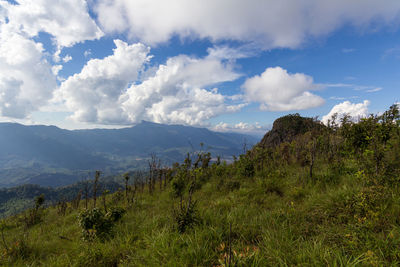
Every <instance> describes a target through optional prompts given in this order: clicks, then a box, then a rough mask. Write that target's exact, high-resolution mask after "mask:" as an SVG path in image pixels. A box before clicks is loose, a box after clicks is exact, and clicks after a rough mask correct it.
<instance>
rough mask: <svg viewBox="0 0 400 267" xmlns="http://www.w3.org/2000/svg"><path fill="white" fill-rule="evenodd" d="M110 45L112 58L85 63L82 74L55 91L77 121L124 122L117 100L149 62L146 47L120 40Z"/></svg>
mask: <svg viewBox="0 0 400 267" xmlns="http://www.w3.org/2000/svg"><path fill="white" fill-rule="evenodd" d="M114 43H115V45H116V48H115V49H114V50H113V52H114V53H113V55H111V56H108V57H106V58H104V59H92V60H89V61H88V62H87V64H86V65H85V66H84V67H83V69H82V71H81V72H80V73H78V74H75V75H73V76H70V77H69V78H68V79H67V80H66V81H65V82H63V83H62V84H61V86H60V90H59V91H58V92H57V95H58V97H59V99H61V100H64V101H65V104H66V105H67V107H68V108H69V109H70V110H72V111H74V115H73V118H74V119H76V120H78V121H84V122H104V123H120V122H122V121H125V120H126V117H124V112H123V111H122V109H121V106H120V105H119V102H118V99H119V97H120V95H121V94H122V93H123V91H124V90H126V89H127V87H128V86H129V83H131V82H133V81H135V80H136V79H137V77H138V73H139V71H140V70H141V69H142V67H143V64H144V63H146V62H147V61H148V60H149V59H150V57H149V56H148V53H149V48H148V47H146V46H144V45H142V44H133V45H128V44H127V43H125V42H123V41H120V40H115V41H114Z"/></svg>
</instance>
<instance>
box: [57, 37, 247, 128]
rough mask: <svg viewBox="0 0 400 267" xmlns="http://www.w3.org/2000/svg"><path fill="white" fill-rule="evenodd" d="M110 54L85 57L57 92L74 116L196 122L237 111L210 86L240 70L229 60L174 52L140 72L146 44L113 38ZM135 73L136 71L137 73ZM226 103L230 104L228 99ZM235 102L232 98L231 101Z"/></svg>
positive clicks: (235, 105) (97, 119)
mask: <svg viewBox="0 0 400 267" xmlns="http://www.w3.org/2000/svg"><path fill="white" fill-rule="evenodd" d="M115 45H116V48H115V49H114V54H113V55H111V56H109V57H106V58H105V59H91V60H90V61H88V63H87V64H86V65H85V66H84V68H83V69H82V71H81V72H80V73H78V74H75V75H73V76H71V77H69V78H68V79H67V80H66V81H65V82H63V83H62V84H61V86H60V90H59V92H58V93H57V96H58V99H59V100H60V101H65V104H66V106H67V108H68V109H69V110H70V111H72V112H73V115H72V118H73V119H74V120H76V121H81V122H91V123H102V124H132V123H137V122H140V121H141V120H149V121H154V122H159V123H182V124H191V125H201V124H204V122H205V121H206V120H207V119H210V118H212V117H215V116H217V115H220V114H223V113H227V112H235V111H238V110H239V109H240V108H241V107H243V106H244V104H241V103H233V102H235V100H232V99H230V98H229V97H227V96H224V95H222V94H220V93H219V92H218V89H217V88H214V85H216V84H218V83H221V82H226V81H232V80H235V79H237V78H238V77H239V76H240V75H239V74H237V73H236V72H235V71H234V70H233V66H232V65H231V64H230V63H223V62H222V61H220V60H218V59H214V58H210V57H205V58H193V57H189V56H185V55H180V56H176V57H173V58H170V59H168V60H167V62H166V63H165V64H161V65H159V66H158V68H157V69H156V70H155V71H154V72H153V74H151V75H141V74H146V68H145V67H146V63H147V62H148V61H149V60H150V58H151V56H149V48H147V47H146V46H144V45H143V44H140V43H138V44H133V45H128V44H127V43H125V42H122V41H119V40H116V41H115ZM139 74H140V76H139ZM228 102H229V103H231V104H228ZM236 102H237V101H236Z"/></svg>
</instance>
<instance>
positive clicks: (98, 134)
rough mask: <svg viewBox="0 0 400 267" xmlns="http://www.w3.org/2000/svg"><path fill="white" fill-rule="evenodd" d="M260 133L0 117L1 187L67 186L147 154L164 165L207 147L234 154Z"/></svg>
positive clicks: (130, 165)
mask: <svg viewBox="0 0 400 267" xmlns="http://www.w3.org/2000/svg"><path fill="white" fill-rule="evenodd" d="M258 140H259V139H258V138H255V137H253V136H249V135H243V134H234V133H219V132H213V131H210V130H208V129H205V128H196V127H189V126H182V125H164V124H157V123H151V122H145V121H143V122H142V123H139V124H137V125H136V126H134V127H129V128H122V129H91V130H74V131H69V130H64V129H60V128H57V127H55V126H40V125H36V126H24V125H21V124H15V123H0V147H1V150H0V187H12V186H18V185H23V184H38V185H41V186H52V187H57V186H65V185H70V184H73V183H75V182H78V181H80V180H82V179H85V178H86V176H87V174H88V172H90V171H93V170H101V171H102V172H103V173H104V174H106V175H115V174H120V173H123V172H126V171H132V170H137V169H143V168H145V167H147V162H148V160H149V159H150V158H151V155H157V157H158V158H159V159H161V161H162V164H163V165H167V166H168V165H171V164H172V163H174V162H176V161H181V160H183V159H184V158H185V156H186V154H187V153H188V152H193V151H196V150H198V149H200V144H203V149H207V150H208V151H210V152H211V153H213V155H214V156H221V157H222V158H225V159H228V158H229V159H232V156H233V155H239V154H240V153H241V152H243V145H244V144H247V146H248V147H251V146H252V145H254V144H255V143H256V142H258Z"/></svg>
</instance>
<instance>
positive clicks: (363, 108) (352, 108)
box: [321, 100, 370, 124]
mask: <svg viewBox="0 0 400 267" xmlns="http://www.w3.org/2000/svg"><path fill="white" fill-rule="evenodd" d="M369 104H370V102H369V101H368V100H364V102H362V103H351V102H350V101H345V102H343V103H340V104H337V105H336V106H334V107H333V108H332V109H331V111H330V112H329V113H328V114H326V115H325V116H323V117H322V120H321V121H322V122H323V123H324V124H328V120H330V119H331V118H332V116H333V115H335V114H336V115H337V119H336V122H340V119H341V118H343V116H344V115H349V116H350V117H351V118H352V119H353V120H356V119H358V118H362V117H366V116H367V115H368V106H369Z"/></svg>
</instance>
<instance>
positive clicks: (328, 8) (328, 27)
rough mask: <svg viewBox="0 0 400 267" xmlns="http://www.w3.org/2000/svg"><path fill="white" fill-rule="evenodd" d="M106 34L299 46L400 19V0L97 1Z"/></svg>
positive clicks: (144, 39) (148, 40) (149, 40)
mask: <svg viewBox="0 0 400 267" xmlns="http://www.w3.org/2000/svg"><path fill="white" fill-rule="evenodd" d="M93 8H94V10H95V12H96V13H97V15H98V21H99V23H100V24H101V26H102V29H103V30H104V31H105V32H107V33H114V32H118V33H121V32H122V33H128V34H129V35H130V36H131V37H132V38H134V39H137V40H140V41H142V42H145V43H149V44H155V43H160V42H165V41H168V40H169V39H170V38H171V36H173V35H178V36H180V37H183V38H185V37H188V38H209V39H211V40H213V41H218V40H224V39H225V40H226V39H229V40H239V41H245V42H255V43H258V44H259V45H262V46H263V47H264V48H268V49H269V48H275V47H290V48H295V47H298V46H299V45H301V44H302V43H304V41H305V40H306V39H307V38H308V37H311V38H313V37H319V36H326V35H327V34H329V33H330V32H332V31H334V30H336V29H338V28H340V27H341V26H343V25H345V24H350V25H353V26H355V27H359V28H362V29H365V28H367V27H368V26H369V25H371V24H373V25H374V26H375V27H376V26H380V25H383V26H385V25H390V26H391V25H392V24H394V23H396V22H399V11H400V1H397V0H387V1H384V3H382V2H381V1H376V0H353V1H348V0H335V1H331V0H300V1H296V0H280V1H275V0H247V1H243V0H202V1H198V0H169V1H159V0H135V1H130V0H112V1H111V0H98V1H96V2H95V4H94V7H93Z"/></svg>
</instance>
